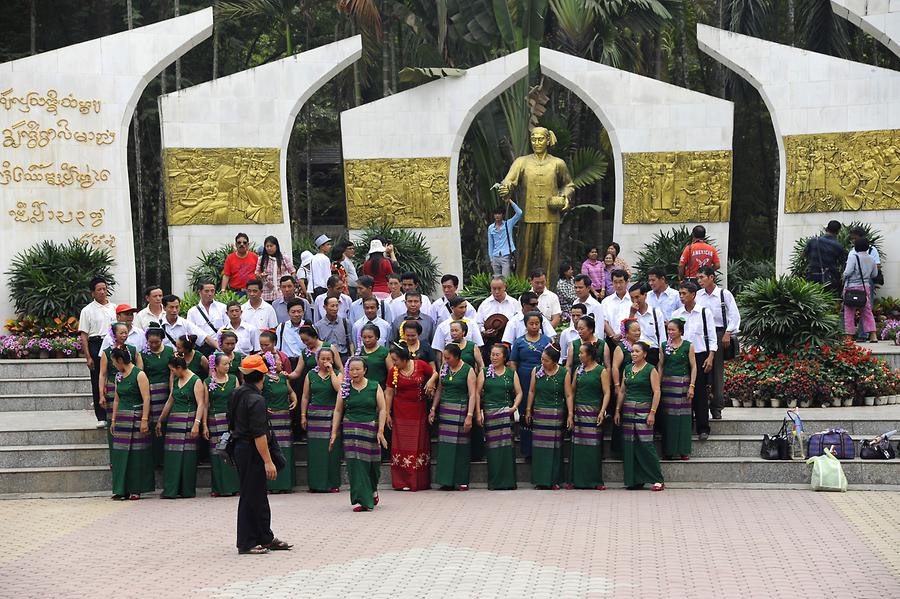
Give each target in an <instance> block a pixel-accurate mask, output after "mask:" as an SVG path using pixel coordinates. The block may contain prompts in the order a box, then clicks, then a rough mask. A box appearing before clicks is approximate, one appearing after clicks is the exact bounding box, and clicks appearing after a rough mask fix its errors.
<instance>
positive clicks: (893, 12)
mask: <svg viewBox="0 0 900 599" xmlns="http://www.w3.org/2000/svg"><path fill="white" fill-rule="evenodd" d="M831 7H832V9H833V10H834V14H836V15H840V16H841V17H844V18H845V19H847V20H848V21H850V22H851V23H853V24H854V25H856V26H857V27H859V28H860V29H862V30H863V31H865V32H866V33H868V34H869V35H871V36H872V37H874V38H875V39H877V40H878V41H879V42H881V43H882V44H884V45H885V46H887V47H888V48H890V50H891V52H893V53H894V54H896V55H897V56H900V2H898V1H897V0H831Z"/></svg>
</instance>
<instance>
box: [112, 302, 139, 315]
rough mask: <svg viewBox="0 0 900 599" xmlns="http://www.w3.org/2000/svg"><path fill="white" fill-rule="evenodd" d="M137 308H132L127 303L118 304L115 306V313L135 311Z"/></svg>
mask: <svg viewBox="0 0 900 599" xmlns="http://www.w3.org/2000/svg"><path fill="white" fill-rule="evenodd" d="M137 311H138V309H137V308H132V307H131V306H129V305H128V304H119V305H118V306H116V314H123V313H125V312H137Z"/></svg>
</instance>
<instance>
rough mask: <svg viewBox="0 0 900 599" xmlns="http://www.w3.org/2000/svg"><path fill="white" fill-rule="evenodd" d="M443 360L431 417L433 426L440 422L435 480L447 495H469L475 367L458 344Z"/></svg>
mask: <svg viewBox="0 0 900 599" xmlns="http://www.w3.org/2000/svg"><path fill="white" fill-rule="evenodd" d="M443 357H444V360H443V361H444V365H443V366H442V367H441V375H440V379H439V383H438V388H437V391H435V392H434V400H433V401H432V403H431V411H430V412H429V413H428V423H429V424H434V421H435V420H437V421H438V463H437V470H436V471H435V477H434V479H435V482H437V483H438V484H439V485H440V486H441V489H443V490H445V491H446V490H450V489H453V488H456V489H457V490H458V491H468V490H469V461H470V457H471V445H470V443H469V434H470V433H471V431H472V414H473V412H474V411H475V387H476V380H477V377H476V376H475V371H474V370H472V367H471V366H469V365H468V364H466V363H465V362H463V360H462V350H460V349H459V346H458V345H456V344H455V343H448V344H447V347H445V348H444V353H443ZM438 408H440V410H439V409H438Z"/></svg>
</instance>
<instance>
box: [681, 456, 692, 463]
mask: <svg viewBox="0 0 900 599" xmlns="http://www.w3.org/2000/svg"><path fill="white" fill-rule="evenodd" d="M690 459H691V456H689V455H683V456H681V461H682V462H687V461H688V460H690Z"/></svg>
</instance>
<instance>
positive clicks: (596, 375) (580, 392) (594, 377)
mask: <svg viewBox="0 0 900 599" xmlns="http://www.w3.org/2000/svg"><path fill="white" fill-rule="evenodd" d="M603 370H604V367H603V364H600V363H598V364H597V367H596V368H594V369H593V370H591V371H587V370H585V371H584V372H582V373H581V375H579V374H578V373H577V370H576V374H575V403H576V404H581V405H584V406H591V407H592V408H598V409H599V408H600V406H601V405H602V404H603V383H602V381H601V380H600V377H601V375H602V374H603Z"/></svg>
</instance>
